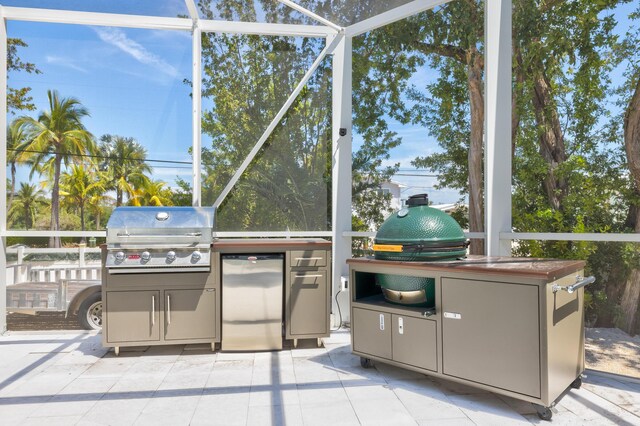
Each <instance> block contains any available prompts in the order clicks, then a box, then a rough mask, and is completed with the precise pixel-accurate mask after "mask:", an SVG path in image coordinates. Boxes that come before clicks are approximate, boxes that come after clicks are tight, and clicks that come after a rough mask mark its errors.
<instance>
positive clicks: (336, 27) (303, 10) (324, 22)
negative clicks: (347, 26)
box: [278, 0, 343, 32]
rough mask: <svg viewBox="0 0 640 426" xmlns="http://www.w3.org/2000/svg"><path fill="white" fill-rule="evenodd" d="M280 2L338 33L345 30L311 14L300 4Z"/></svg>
mask: <svg viewBox="0 0 640 426" xmlns="http://www.w3.org/2000/svg"><path fill="white" fill-rule="evenodd" d="M278 1H279V2H280V3H282V4H286V5H287V6H289V7H290V8H291V9H294V10H297V11H298V12H300V13H302V14H303V15H306V16H308V17H309V18H311V19H315V20H316V21H318V22H320V23H321V24H323V25H326V26H328V27H331V28H333V29H334V30H336V31H338V32H340V31H342V30H343V28H342V27H341V26H340V25H336V24H334V23H333V22H331V21H329V20H328V19H325V18H323V17H322V16H320V15H317V14H315V13H313V12H311V11H310V10H308V9H305V8H304V7H302V6H300V5H299V4H297V3H294V2H292V1H291V0H278Z"/></svg>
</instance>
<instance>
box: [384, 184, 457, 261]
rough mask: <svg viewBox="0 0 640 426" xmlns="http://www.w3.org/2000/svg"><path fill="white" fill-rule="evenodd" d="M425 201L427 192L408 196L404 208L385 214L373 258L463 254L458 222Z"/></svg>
mask: <svg viewBox="0 0 640 426" xmlns="http://www.w3.org/2000/svg"><path fill="white" fill-rule="evenodd" d="M428 204H429V199H428V196H427V194H417V195H414V196H411V197H409V200H407V206H408V207H407V208H404V209H402V210H400V211H398V212H396V213H394V214H392V215H391V216H390V217H389V218H387V220H386V221H385V222H384V223H383V224H382V225H381V226H380V229H379V230H378V232H377V234H376V238H375V245H374V251H375V257H376V259H384V260H406V261H412V260H413V261H420V260H441V259H454V258H457V257H464V256H465V255H466V251H467V246H468V242H467V241H466V239H465V236H464V232H463V231H462V228H461V227H460V225H458V222H456V221H455V219H454V218H452V217H451V216H449V215H448V214H446V213H445V212H443V211H440V210H438V209H434V208H432V207H429V206H428Z"/></svg>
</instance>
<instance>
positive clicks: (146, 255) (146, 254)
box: [140, 251, 151, 262]
mask: <svg viewBox="0 0 640 426" xmlns="http://www.w3.org/2000/svg"><path fill="white" fill-rule="evenodd" d="M140 259H141V260H142V261H143V262H148V261H150V260H151V253H149V252H148V251H143V252H142V254H141V255H140Z"/></svg>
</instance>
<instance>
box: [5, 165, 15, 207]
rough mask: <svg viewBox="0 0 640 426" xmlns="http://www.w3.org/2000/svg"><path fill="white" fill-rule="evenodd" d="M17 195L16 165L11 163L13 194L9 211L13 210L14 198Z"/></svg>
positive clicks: (10, 198)
mask: <svg viewBox="0 0 640 426" xmlns="http://www.w3.org/2000/svg"><path fill="white" fill-rule="evenodd" d="M15 193H16V163H14V162H12V163H11V193H10V194H9V203H8V205H7V211H9V210H11V205H12V204H13V196H14V195H15Z"/></svg>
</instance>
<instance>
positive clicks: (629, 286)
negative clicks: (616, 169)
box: [620, 79, 640, 334]
mask: <svg viewBox="0 0 640 426" xmlns="http://www.w3.org/2000/svg"><path fill="white" fill-rule="evenodd" d="M624 149H625V152H626V154H627V163H628V164H629V171H630V172H631V178H632V179H633V184H634V186H635V191H636V192H640V79H639V80H638V81H637V82H636V88H635V91H634V93H633V96H632V97H631V100H630V101H629V105H628V106H627V111H626V112H625V115H624ZM629 219H630V220H631V221H634V222H635V223H634V224H633V225H634V227H633V228H634V231H635V232H636V233H638V232H640V206H637V205H631V206H630V207H629ZM639 301H640V269H634V270H632V271H631V274H630V275H629V278H628V279H627V282H626V283H625V286H624V293H623V294H622V300H621V302H620V306H621V308H622V313H623V318H622V321H623V327H624V330H625V331H626V332H627V333H629V334H633V332H634V328H635V325H636V322H637V320H638V318H637V317H638V302H639Z"/></svg>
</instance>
